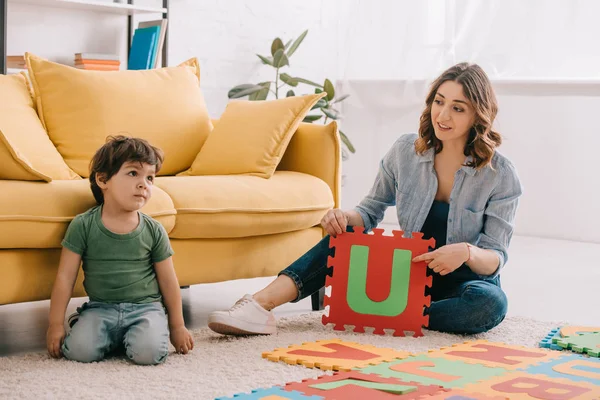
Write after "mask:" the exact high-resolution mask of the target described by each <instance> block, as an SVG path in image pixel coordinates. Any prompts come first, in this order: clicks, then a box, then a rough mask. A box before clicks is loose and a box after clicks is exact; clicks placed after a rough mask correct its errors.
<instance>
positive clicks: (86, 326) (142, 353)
mask: <svg viewBox="0 0 600 400" xmlns="http://www.w3.org/2000/svg"><path fill="white" fill-rule="evenodd" d="M77 312H78V313H79V319H78V320H77V322H76V323H75V325H73V328H72V329H71V331H70V332H69V334H68V335H67V337H66V338H65V341H64V343H63V345H62V353H63V355H64V356H65V357H66V358H67V359H69V360H74V361H80V362H85V363H89V362H93V361H100V360H102V359H103V358H104V357H105V356H106V355H107V354H108V353H111V352H113V351H115V350H118V349H122V348H124V350H125V353H126V354H127V357H129V358H130V359H131V360H132V361H133V362H134V363H136V364H140V365H153V364H160V363H162V362H164V361H165V360H166V358H167V355H168V353H169V325H168V322H167V316H166V313H165V309H164V307H163V305H162V303H160V302H155V303H145V304H131V303H121V304H109V303H101V302H97V301H90V302H87V303H85V304H83V305H82V306H81V307H79V308H78V309H77Z"/></svg>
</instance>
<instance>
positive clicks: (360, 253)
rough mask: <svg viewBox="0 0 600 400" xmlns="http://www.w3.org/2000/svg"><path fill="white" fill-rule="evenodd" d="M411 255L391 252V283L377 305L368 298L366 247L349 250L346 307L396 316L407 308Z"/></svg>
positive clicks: (402, 251) (399, 251)
mask: <svg viewBox="0 0 600 400" xmlns="http://www.w3.org/2000/svg"><path fill="white" fill-rule="evenodd" d="M411 256H412V253H411V252H410V251H408V250H400V249H395V250H394V257H393V261H392V282H391V284H390V285H391V289H390V294H389V296H388V298H387V299H385V300H383V301H380V302H376V301H373V300H371V299H370V298H369V297H368V296H367V269H368V268H367V267H368V263H369V247H367V246H358V245H355V246H352V248H351V249H350V269H349V271H348V295H347V301H348V305H349V306H350V308H352V310H354V311H355V312H357V313H359V314H369V315H382V316H386V317H395V316H397V315H400V314H402V313H403V312H404V310H405V309H406V305H407V303H408V288H409V281H410V263H411Z"/></svg>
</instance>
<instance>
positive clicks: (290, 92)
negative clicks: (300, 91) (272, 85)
mask: <svg viewBox="0 0 600 400" xmlns="http://www.w3.org/2000/svg"><path fill="white" fill-rule="evenodd" d="M295 95H296V93H294V91H293V90H288V91H287V93H286V94H285V97H294V96H295Z"/></svg>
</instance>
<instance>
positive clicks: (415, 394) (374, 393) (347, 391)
mask: <svg viewBox="0 0 600 400" xmlns="http://www.w3.org/2000/svg"><path fill="white" fill-rule="evenodd" d="M338 381H346V382H345V384H344V385H343V386H339V387H336V388H332V389H329V390H324V389H317V388H316V387H314V386H317V385H318V386H321V384H327V383H332V382H338ZM360 381H362V383H363V384H364V383H365V382H372V383H378V384H383V386H381V388H382V390H376V389H373V388H367V387H364V386H361V382H360ZM388 385H395V386H396V387H397V390H401V388H402V387H405V386H410V387H414V388H415V389H416V390H414V391H411V392H409V393H406V394H403V395H400V396H399V395H397V394H394V393H390V392H389V390H390V389H389V386H388ZM285 389H286V390H296V391H299V392H302V393H305V394H311V395H317V396H323V397H324V398H325V399H344V400H365V399H369V400H378V399H389V400H395V399H402V400H412V399H421V398H425V396H426V395H430V394H436V393H440V392H442V391H445V390H447V389H444V388H442V387H440V386H434V385H429V386H425V385H420V384H418V383H416V382H405V381H402V380H400V379H396V378H384V377H381V376H379V375H376V374H363V373H361V372H360V371H347V372H334V374H333V375H323V376H320V377H318V378H317V379H304V380H303V381H302V382H290V383H286V387H285ZM386 390H387V391H386Z"/></svg>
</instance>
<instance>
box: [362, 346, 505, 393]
mask: <svg viewBox="0 0 600 400" xmlns="http://www.w3.org/2000/svg"><path fill="white" fill-rule="evenodd" d="M361 371H362V372H364V373H365V374H377V375H380V376H383V377H386V378H398V379H401V380H403V381H414V382H417V383H420V384H422V385H439V386H443V387H446V388H454V387H462V386H464V385H466V384H469V383H476V382H479V381H482V380H485V379H488V378H491V377H493V376H498V375H502V374H505V373H506V371H507V370H506V369H505V368H490V367H486V366H482V365H480V364H479V365H475V364H467V363H465V362H463V361H459V360H450V359H447V358H444V357H439V358H438V357H430V356H428V355H427V354H421V355H418V356H410V357H407V358H404V359H402V360H395V361H391V362H383V363H381V364H378V365H374V366H370V367H365V368H361Z"/></svg>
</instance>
